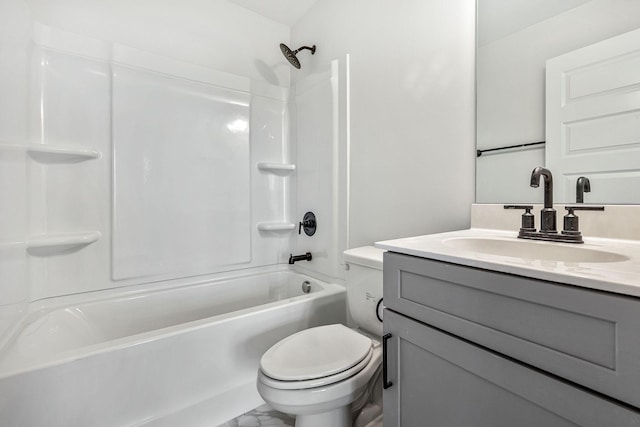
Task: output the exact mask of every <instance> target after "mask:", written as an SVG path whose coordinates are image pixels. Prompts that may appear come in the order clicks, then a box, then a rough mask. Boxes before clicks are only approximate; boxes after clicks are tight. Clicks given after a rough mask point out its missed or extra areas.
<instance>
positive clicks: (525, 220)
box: [504, 205, 536, 233]
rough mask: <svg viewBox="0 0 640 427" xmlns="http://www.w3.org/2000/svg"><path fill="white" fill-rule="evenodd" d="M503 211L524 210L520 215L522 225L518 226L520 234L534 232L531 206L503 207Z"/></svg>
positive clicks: (533, 217)
mask: <svg viewBox="0 0 640 427" xmlns="http://www.w3.org/2000/svg"><path fill="white" fill-rule="evenodd" d="M504 208H505V209H524V213H523V214H522V224H521V225H520V232H521V233H522V232H523V231H536V227H535V216H534V215H533V214H532V213H531V209H533V205H504Z"/></svg>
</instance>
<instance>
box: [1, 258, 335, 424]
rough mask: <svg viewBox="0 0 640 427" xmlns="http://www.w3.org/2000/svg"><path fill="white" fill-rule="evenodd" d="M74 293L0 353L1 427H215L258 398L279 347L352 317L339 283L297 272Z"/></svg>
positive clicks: (31, 321)
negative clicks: (96, 295)
mask: <svg viewBox="0 0 640 427" xmlns="http://www.w3.org/2000/svg"><path fill="white" fill-rule="evenodd" d="M305 280H308V281H310V282H311V284H312V285H311V292H310V293H308V294H303V293H302V290H301V287H302V282H304V281H305ZM74 298H75V299H76V301H74V303H73V305H61V303H60V301H53V302H51V303H49V304H48V306H43V307H42V308H41V309H40V310H38V311H37V312H36V313H32V314H31V315H30V316H28V317H27V318H26V319H25V320H24V322H23V323H22V325H21V327H20V328H18V329H17V331H16V333H15V334H14V336H13V338H12V340H10V341H9V342H8V343H7V344H6V345H5V346H4V348H3V349H2V351H0V425H2V426H4V425H7V426H19V425H20V426H38V427H39V426H64V427H73V426H82V427H93V426H109V427H114V426H141V425H145V426H149V427H150V426H154V427H159V426H180V427H183V426H184V427H187V426H190V425H193V426H196V425H206V426H210V427H215V426H216V425H218V424H219V423H222V422H224V421H226V420H227V419H229V418H231V417H233V416H235V415H238V414H240V413H242V412H243V411H244V410H248V409H251V408H253V407H255V406H257V405H258V404H260V403H261V401H260V398H259V396H258V394H257V393H256V391H255V379H256V372H257V367H258V362H259V359H260V357H261V355H262V353H263V352H264V351H265V350H266V349H268V348H269V347H270V346H271V345H272V344H274V343H275V342H276V341H278V340H280V339H282V338H283V337H285V336H287V335H289V334H291V333H293V332H296V331H299V330H302V329H305V328H308V327H311V326H317V325H321V324H327V323H335V322H342V323H344V322H345V320H346V319H345V316H346V308H345V292H344V288H343V287H342V286H339V285H335V284H327V283H323V282H320V281H318V280H315V279H312V278H309V277H307V276H303V275H299V274H296V273H293V272H290V271H273V272H266V273H261V274H250V275H244V276H236V277H233V278H228V277H227V278H224V279H219V280H215V281H209V282H206V283H199V284H192V285H189V286H180V287H176V288H168V289H162V290H156V291H150V290H138V291H135V292H128V293H124V294H123V293H122V292H120V295H119V296H113V295H112V296H108V297H106V298H105V297H104V294H103V295H102V297H101V298H100V299H97V300H95V299H94V300H88V298H87V297H85V300H84V301H77V299H78V297H77V296H76V297H74ZM63 301H64V300H63ZM67 302H68V299H67Z"/></svg>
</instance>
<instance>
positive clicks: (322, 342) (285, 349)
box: [260, 324, 373, 381]
mask: <svg viewBox="0 0 640 427" xmlns="http://www.w3.org/2000/svg"><path fill="white" fill-rule="evenodd" d="M372 346H373V342H372V341H371V339H370V338H368V337H366V336H364V335H362V334H359V333H357V332H355V331H353V330H351V329H349V328H347V327H346V326H344V325H340V324H337V325H327V326H319V327H316V328H311V329H306V330H304V331H300V332H298V333H296V334H293V335H290V336H288V337H287V338H285V339H283V340H281V341H280V342H278V343H277V344H275V345H274V346H273V347H271V348H270V349H269V350H267V352H266V353H265V354H264V355H263V356H262V359H261V360H260V368H261V369H262V372H264V373H265V374H266V375H267V376H269V377H271V378H273V379H276V380H280V381H304V380H309V379H314V378H321V377H326V376H330V375H335V374H337V373H339V372H342V371H346V370H348V369H350V368H352V367H353V366H355V365H357V364H358V363H360V362H361V361H362V360H363V359H364V358H365V357H367V356H368V355H369V354H370V352H371V348H372Z"/></svg>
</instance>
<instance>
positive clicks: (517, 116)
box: [476, 0, 640, 204]
mask: <svg viewBox="0 0 640 427" xmlns="http://www.w3.org/2000/svg"><path fill="white" fill-rule="evenodd" d="M477 2H478V26H477V29H478V34H477V43H478V49H477V63H476V79H477V128H476V132H477V133H476V143H477V149H478V150H481V151H482V150H487V149H494V148H501V147H509V146H514V145H516V146H519V147H517V148H509V149H501V150H495V151H484V152H482V153H481V155H480V156H479V157H477V160H476V202H477V203H540V202H542V197H543V194H542V193H543V192H542V190H541V189H536V188H531V187H530V186H529V180H530V174H531V171H532V170H533V168H534V167H536V166H543V165H545V164H546V163H545V150H546V149H548V148H549V147H548V145H549V144H548V143H544V141H545V63H546V61H547V59H550V58H555V57H557V56H559V55H563V54H565V53H568V52H571V51H574V50H576V49H580V48H583V47H585V46H590V45H592V44H594V43H597V42H599V41H602V40H605V39H608V38H611V37H614V36H617V35H620V34H623V33H626V32H629V31H632V30H635V29H638V28H640V1H625V0H477ZM635 90H638V89H637V88H635ZM635 138H636V140H635V141H634V144H635V145H640V130H639V131H638V136H636V137H635ZM532 143H533V144H532ZM525 144H527V145H525ZM528 144H531V145H528ZM523 145H524V146H523ZM634 155H635V154H634ZM637 164H638V168H639V169H640V158H638V162H637ZM552 172H553V170H552ZM587 176H588V175H587ZM554 177H555V175H554ZM554 181H555V180H554ZM592 184H593V180H592ZM594 187H596V186H594V185H592V189H591V193H590V194H585V197H584V201H585V203H612V204H613V203H616V204H629V203H639V202H638V198H639V195H640V191H637V190H636V191H634V192H633V193H634V194H628V195H624V194H623V195H620V196H615V198H616V200H611V196H610V195H609V196H606V195H603V194H602V190H601V194H600V195H599V194H598V192H597V191H596V188H594ZM635 193H638V194H635ZM567 198H569V197H558V196H557V195H556V199H555V201H556V203H574V202H575V198H573V197H571V198H569V200H566V199H567ZM618 198H619V200H618Z"/></svg>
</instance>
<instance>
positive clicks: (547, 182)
mask: <svg viewBox="0 0 640 427" xmlns="http://www.w3.org/2000/svg"><path fill="white" fill-rule="evenodd" d="M540 176H544V208H543V209H542V210H541V211H540V213H541V218H540V232H541V233H557V232H558V231H557V230H556V210H555V209H553V176H551V171H550V170H549V169H546V168H543V167H540V166H538V167H537V168H535V169H534V170H533V172H531V184H530V185H531V186H532V187H534V188H538V187H539V186H540Z"/></svg>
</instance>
